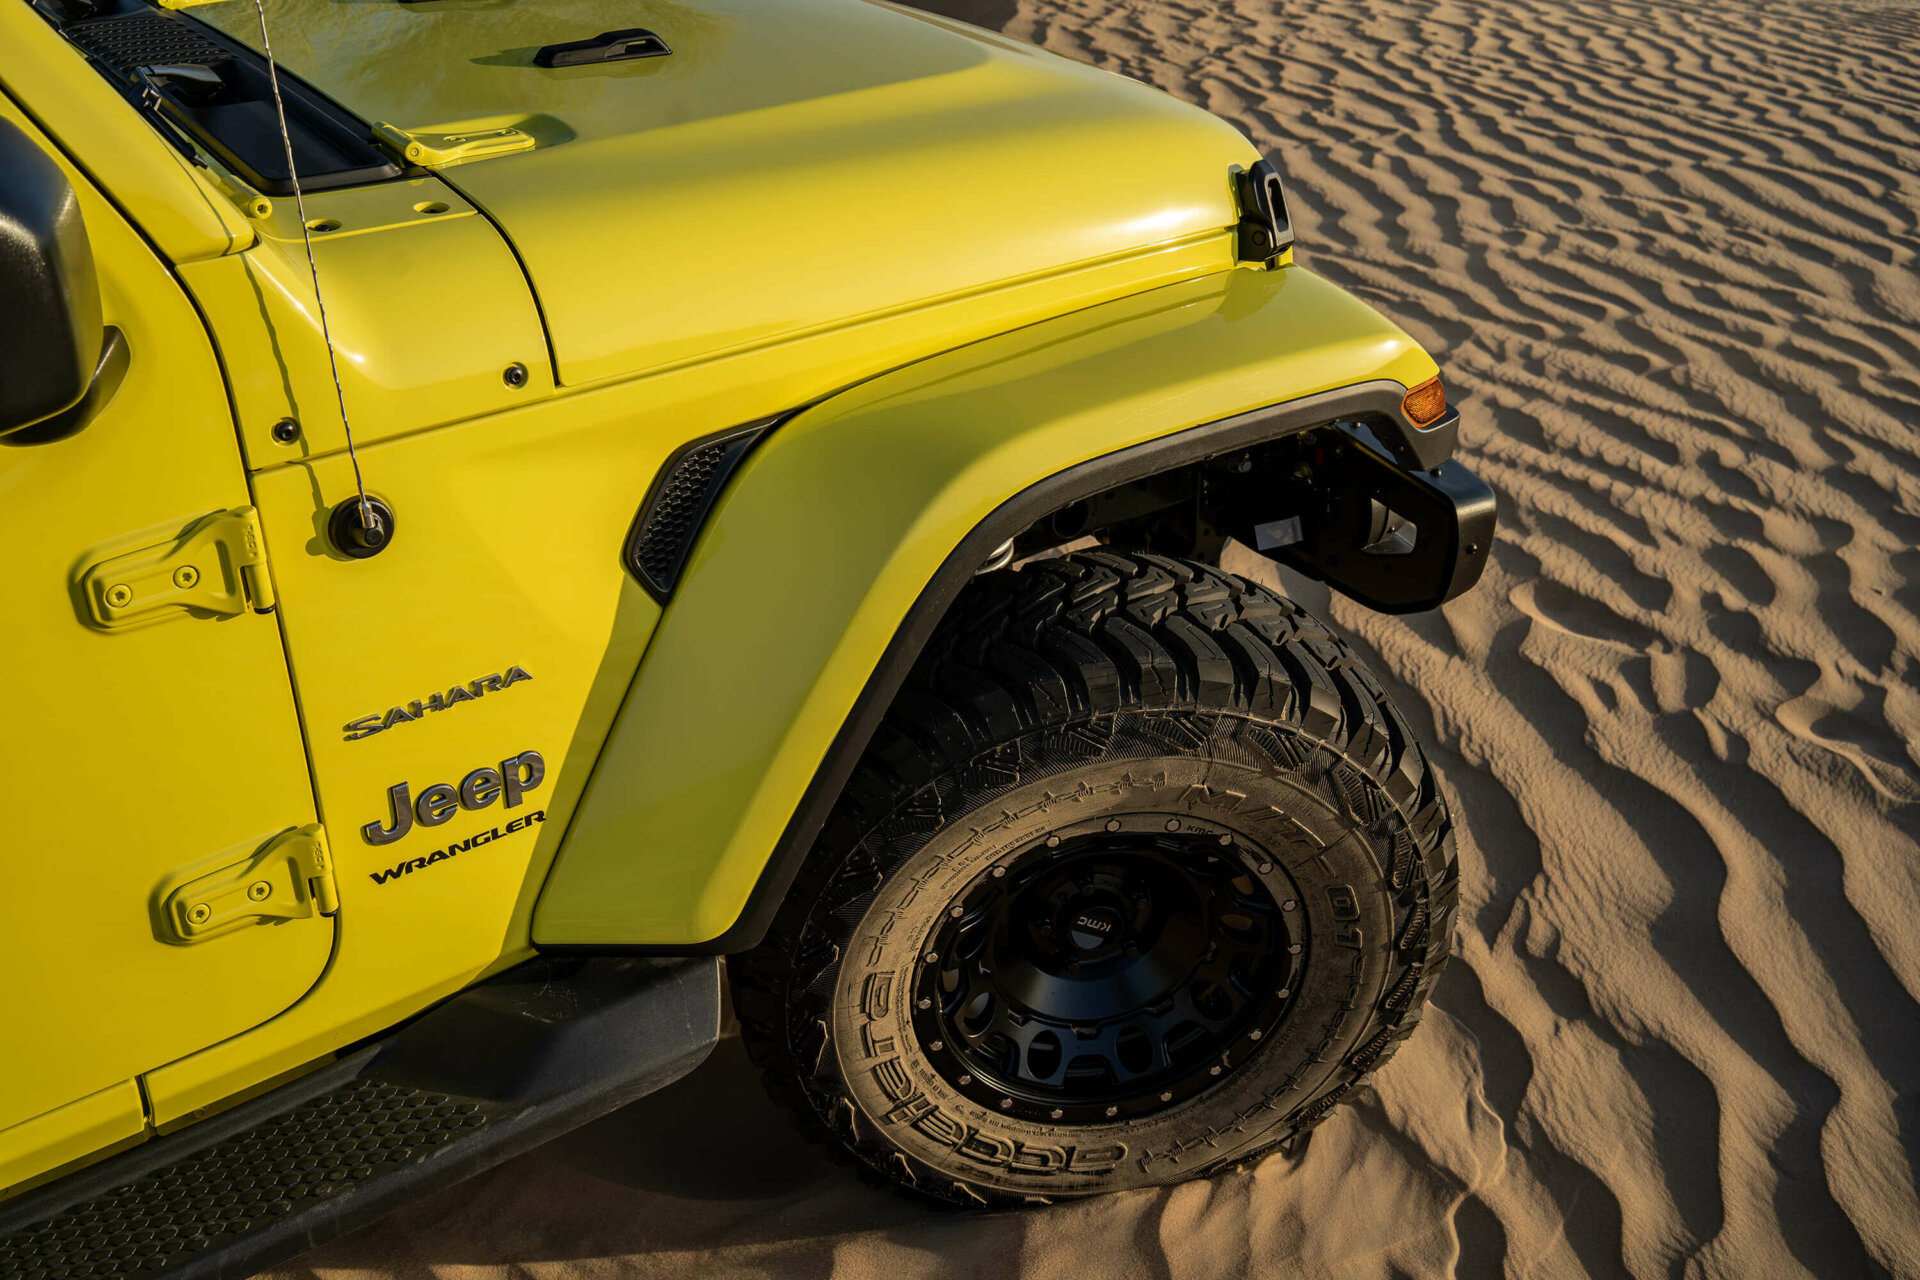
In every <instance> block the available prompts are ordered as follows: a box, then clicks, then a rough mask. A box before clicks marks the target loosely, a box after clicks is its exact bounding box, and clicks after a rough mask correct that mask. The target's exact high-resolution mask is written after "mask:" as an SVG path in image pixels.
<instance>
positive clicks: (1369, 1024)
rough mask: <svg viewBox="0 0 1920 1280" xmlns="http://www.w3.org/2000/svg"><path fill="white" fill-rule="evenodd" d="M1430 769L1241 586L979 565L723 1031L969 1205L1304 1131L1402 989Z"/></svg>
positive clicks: (841, 1124) (1431, 804)
mask: <svg viewBox="0 0 1920 1280" xmlns="http://www.w3.org/2000/svg"><path fill="white" fill-rule="evenodd" d="M1456 896H1457V878H1456V868H1455V866H1454V862H1453V842H1452V838H1451V831H1450V823H1449V820H1448V817H1447V811H1446V804H1445V801H1444V800H1443V799H1442V798H1441V796H1440V793H1439V791H1438V789H1437V787H1436V786H1435V782H1434V779H1433V776H1432V774H1431V772H1430V770H1429V769H1428V768H1427V765H1426V761H1425V758H1424V757H1423V755H1422V754H1421V751H1420V749H1419V747H1418V745H1417V744H1416V743H1415V742H1414V741H1413V738H1412V735H1411V734H1410V732H1409V731H1408V729H1407V726H1406V723H1405V721H1404V720H1402V719H1401V717H1400V715H1399V714H1398V713H1397V712H1396V711H1395V710H1394V709H1393V707H1392V706H1391V704H1390V703H1389V701H1388V700H1387V697H1386V695H1385V694H1384V693H1383V692H1382V690H1381V689H1380V686H1379V684H1378V682H1377V681H1375V680H1374V679H1373V677H1372V676H1371V675H1370V674H1369V673H1368V672H1367V671H1366V670H1365V668H1364V667H1362V666H1361V665H1360V664H1359V662H1358V661H1357V660H1356V659H1355V658H1354V656H1353V655H1352V653H1351V652H1350V651H1349V650H1348V649H1347V647H1346V646H1345V645H1344V644H1343V643H1341V642H1340V641H1339V640H1338V639H1337V638H1335V637H1334V636H1333V635H1332V634H1331V633H1329V632H1328V631H1327V630H1326V629H1325V628H1324V627H1322V626H1321V625H1320V624H1319V623H1318V622H1316V621H1314V620H1313V619H1312V618H1311V617H1309V616H1308V615H1307V614H1305V613H1303V612H1302V611H1301V610H1299V609H1298V608H1296V607H1295V606H1294V605H1292V604H1291V603H1289V602H1287V601H1286V600H1283V599H1281V598H1280V597H1278V596H1275V595H1274V594H1272V593H1271V592H1269V591H1267V590H1265V589H1264V588H1261V587H1258V586H1255V585H1253V584H1251V583H1248V582H1246V581H1244V580H1242V579H1239V578H1235V577H1232V576H1230V575H1227V574H1223V573H1221V572H1219V571H1218V570H1215V569H1212V568H1209V567H1206V566H1203V565H1197V564H1191V563H1186V562H1183V561H1176V560H1170V559H1165V558H1162V557H1158V556H1152V555H1124V556H1123V555H1116V554H1110V553H1105V552H1093V553H1087V554H1080V555H1074V556H1068V557H1065V558H1062V559H1058V560H1052V561H1045V562H1041V563H1038V564H1034V565H1030V566H1028V567H1027V568H1025V569H1023V570H1021V571H1020V572H1017V573H999V574H993V575H990V576H988V577H986V578H983V579H980V580H979V581H978V582H976V583H975V584H974V585H973V586H972V587H971V588H969V591H968V593H967V594H966V596H964V597H963V598H962V599H961V601H960V602H959V603H958V604H956V605H955V607H954V610H953V613H952V616H951V617H950V619H949V620H948V621H947V622H946V623H945V624H943V626H942V628H941V630H940V632H939V633H938V634H937V635H936V637H935V638H934V640H933V642H932V643H931V644H930V645H929V646H928V649H927V652H926V654H925V655H924V656H923V658H922V659H921V661H920V663H919V664H918V665H917V666H916V668H915V671H914V674H913V676H912V678H911V679H910V680H909V681H908V685H907V687H906V688H905V689H904V690H903V691H902V692H901V694H900V696H899V697H898V698H897V699H896V700H895V703H894V705H893V707H892V708H891V709H890V710H889V712H888V715H887V719H886V721H885V723H884V724H883V725H882V727H881V729H880V731H879V732H878V733H877V734H876V735H875V737H874V740H873V743H872V745H871V746H870V747H869V748H868V750H867V752H866V755H865V756H864V758H863V759H862V762H861V765H860V767H859V769H858V770H857V772H856V773H855V775H854V778H853V779H852V780H851V781H850V782H849V784H848V787H847V790H846V793H845V794H844V796H843V797H842V798H841V800H840V801H839V803H838V805H837V807H836V808H835V810H834V813H833V816H832V817H831V818H830V819H829V821H828V823H827V826H826V828H825V829H824V830H823V832H822V834H821V836H820V839H819V841H818V842H817V843H816V846H815V849H814V852H813V854H812V856H811V857H810V858H809V860H808V862H807V864H806V866H805V867H804V868H803V869H802V871H801V873H800V876H799V878H798V879H797V880H796V882H795V884H794V886H793V888H792V890H791V892H790V893H789V895H788V897H787V899H786V901H785V903H784V904H783V906H782V908H781V911H780V913H779V915H778V917H777V918H776V920H775V922H774V925H773V927H772V929H771V930H769V932H768V935H767V938H766V940H765V941H764V942H763V943H762V944H761V945H760V946H759V947H757V948H755V949H754V950H753V951H751V952H749V953H747V954H745V955H742V956H737V957H734V958H733V960H732V961H731V962H730V966H729V971H730V973H731V975H732V982H733V990H734V1000H735V1006H736V1008H737V1009H738V1011H739V1016H740V1021H741V1027H742V1032H743V1034H744V1036H745V1039H746V1043H747V1047H748V1050H749V1052H750V1053H751V1054H752V1055H753V1057H754V1059H755V1061H756V1062H757V1063H759V1065H760V1066H761V1068H762V1071H763V1073H764V1074H765V1076H766V1078H767V1080H768V1083H769V1086H770V1087H771V1088H772V1089H773V1091H774V1092H775V1094H776V1095H777V1096H779V1097H781V1098H782V1099H783V1100H785V1101H786V1102H788V1103H789V1105H791V1106H792V1107H793V1109H794V1110H795V1111H796V1112H797V1113H798V1114H799V1115H800V1117H801V1118H802V1121H803V1123H804V1124H806V1125H807V1126H809V1127H811V1128H812V1129H814V1130H815V1131H816V1132H818V1133H820V1134H821V1135H822V1136H825V1137H829V1138H831V1139H832V1140H834V1141H836V1142H837V1143H839V1144H840V1145H841V1146H842V1147H844V1148H845V1149H846V1150H847V1151H849V1152H851V1153H852V1155H853V1156H855V1157H856V1158H857V1159H858V1160H859V1161H860V1162H861V1164H863V1165H864V1166H865V1167H867V1168H868V1169H870V1170H872V1171H874V1172H876V1173H878V1174H880V1175H881V1176H883V1177H885V1178H887V1179H889V1180H891V1181H894V1182H897V1183H900V1184H904V1185H906V1186H908V1187H911V1188H913V1189H915V1190H918V1191H920V1192H923V1193H925V1194H928V1195H932V1196H936V1197H939V1198H942V1199H945V1200H949V1201H955V1202H960V1203H967V1204H1004V1203H1021V1202H1031V1201H1044V1200H1050V1199H1057V1198H1060V1197H1064V1196H1078V1195H1088V1194H1092V1193H1096V1192H1102V1191H1109V1190H1116V1189H1120V1188H1124V1187H1132V1186H1143V1185H1151V1184H1156V1183H1165V1182H1173V1181H1178V1180H1180V1179H1183V1178H1188V1177H1193V1176H1196V1175H1200V1174H1204V1173H1205V1172H1207V1171H1208V1170H1211V1169H1215V1168H1218V1167H1221V1166H1223V1165H1228V1164H1233V1163H1237V1162H1239V1161H1241V1160H1244V1159H1246V1158H1247V1157H1249V1156H1251V1155H1253V1154H1255V1153H1257V1152H1259V1151H1262V1150H1264V1149H1266V1148H1269V1147H1272V1146H1274V1145H1276V1144H1278V1143H1282V1142H1286V1141H1288V1140H1290V1139H1293V1138H1295V1137H1297V1136H1298V1135H1300V1134H1303V1133H1305V1132H1306V1131H1307V1130H1309V1129H1310V1128H1311V1127H1312V1126H1313V1125H1314V1124H1315V1123H1317V1122H1318V1121H1319V1120H1320V1119H1321V1118H1323V1117H1324V1116H1325V1115H1326V1114H1327V1112H1328V1111H1329V1110H1330V1109H1331V1108H1332V1107H1333V1106H1334V1105H1335V1104H1336V1103H1338V1102H1339V1101H1340V1099H1341V1098H1343V1097H1345V1096H1347V1095H1348V1094H1349V1093H1351V1092H1352V1091H1353V1089H1354V1088H1355V1087H1356V1086H1358V1085H1359V1084H1360V1083H1361V1082H1363V1081H1364V1080H1365V1079H1366V1077H1367V1076H1368V1075H1369V1074H1370V1073H1371V1072H1373V1071H1374V1070H1376V1069H1378V1068H1379V1067H1380V1066H1381V1065H1382V1064H1383V1063H1384V1062H1385V1061H1386V1060H1387V1058H1388V1057H1389V1056H1390V1055H1391V1054H1392V1053H1393V1051H1394V1049H1395V1048H1396V1047H1397V1046H1398V1045H1399V1043H1400V1042H1401V1041H1402V1040H1403V1039H1404V1038H1405V1037H1406V1036H1407V1035H1408V1034H1409V1033H1410V1032H1411V1031H1412V1029H1413V1026H1414V1024H1415V1023H1416V1022H1417V1021H1418V1019H1419V1016H1420V1012H1421V1009H1422V1007H1423V1006H1424V1004H1425V1001H1426V996H1427V992H1428V990H1429V988H1430V987H1431V985H1432V983H1433V981H1434V979H1435V978H1436V977H1437V976H1438V974H1439V972H1440V970H1441V968H1442V967H1443V966H1444V965H1445V963H1446V960H1447V956H1448V949H1449V943H1450V940H1451V937H1452V928H1453V915H1454V904H1455V899H1456Z"/></svg>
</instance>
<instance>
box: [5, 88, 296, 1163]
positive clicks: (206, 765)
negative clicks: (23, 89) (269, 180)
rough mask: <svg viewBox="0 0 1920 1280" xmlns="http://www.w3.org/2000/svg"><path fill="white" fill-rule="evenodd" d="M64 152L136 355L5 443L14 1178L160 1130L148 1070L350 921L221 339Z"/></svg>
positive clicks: (227, 1031)
mask: <svg viewBox="0 0 1920 1280" xmlns="http://www.w3.org/2000/svg"><path fill="white" fill-rule="evenodd" d="M0 117H3V118H5V119H6V120H7V121H9V122H10V123H12V124H13V125H14V126H16V127H17V128H19V129H21V130H22V131H24V132H25V133H26V135H27V136H28V137H29V138H31V139H33V140H34V141H35V142H36V143H38V144H39V145H40V146H41V148H42V149H43V150H46V151H48V152H49V153H50V154H52V153H53V148H52V147H51V145H50V144H49V143H48V141H47V139H46V138H45V136H44V135H43V134H40V133H39V132H38V131H36V130H35V128H34V126H33V125H32V124H30V123H29V122H28V121H27V119H26V118H25V117H24V116H23V115H22V114H21V113H20V112H19V111H18V110H17V109H15V108H14V107H13V105H12V104H10V103H9V102H8V101H7V100H6V99H5V98H4V97H0ZM60 164H61V167H62V168H63V169H64V170H65V172H66V174H67V177H68V180H69V181H70V182H72V184H73V185H74V187H75V190H76V192H77V193H78V196H79V200H80V210H81V214H82V216H83V218H84V220H85V223H86V228H87V233H88V239H89V240H90V242H91V245H92V250H93V254H94V257H95V260H96V264H97V269H98V274H99V283H100V292H101V302H102V310H103V312H104V320H105V323H106V324H107V325H108V326H111V328H112V329H117V330H118V331H119V334H120V336H121V340H122V342H123V343H124V344H125V350H126V354H127V362H126V366H125V372H124V375H123V376H122V377H121V379H120V381H119V384H118V386H117V387H116V388H114V389H113V391H112V394H111V395H110V397H108V398H107V399H106V400H105V403H104V405H103V406H102V407H101V408H100V409H99V410H98V412H96V413H95V414H94V415H93V416H92V417H91V418H90V420H88V421H86V423H85V425H84V427H82V428H81V429H80V430H79V431H78V432H77V434H74V435H72V436H70V437H69V438H66V439H60V440H53V441H47V442H41V443H22V442H21V441H20V440H19V439H18V437H17V436H6V437H0V653H4V655H5V660H4V662H3V663H0V780H4V794H5V796H6V802H7V803H6V811H5V814H4V816H3V817H0V1192H4V1191H5V1189H6V1187H7V1186H8V1185H10V1184H11V1185H17V1184H18V1183H20V1182H21V1181H23V1180H25V1179H28V1178H31V1177H33V1176H34V1175H35V1174H37V1173H39V1172H42V1171H44V1170H45V1169H47V1168H50V1167H52V1166H54V1165H57V1164H60V1163H63V1162H65V1161H67V1160H71V1159H76V1158H79V1157H81V1156H84V1155H87V1154H89V1148H90V1147H93V1146H97V1145H99V1144H100V1143H102V1142H103V1141H110V1140H113V1139H124V1138H127V1137H131V1136H135V1135H137V1134H139V1133H140V1132H142V1131H143V1128H144V1125H145V1118H144V1116H143V1115H142V1114H141V1103H140V1090H139V1089H138V1088H137V1087H136V1086H135V1084H134V1083H133V1081H134V1080H135V1077H137V1076H139V1075H140V1074H141V1073H142V1072H145V1071H147V1070H149V1069H151V1068H154V1067H158V1066H160V1065H162V1064H164V1063H167V1062H169V1061H172V1060H174V1059H177V1058H180V1057H182V1056H183V1055H186V1054H189V1053H192V1052H194V1051H195V1050H198V1049H202V1048H204V1047H206V1046H207V1045H210V1044H213V1043H215V1042H216V1041H219V1040H222V1039H225V1038H226V1037H229V1036H232V1035H234V1034H236V1033H238V1032H240V1031H244V1030H246V1029H247V1028H248V1027H250V1026H253V1025H254V1024H256V1023H259V1022H261V1021H264V1020H265V1019H267V1018H270V1017H272V1016H273V1015H274V1014H275V1013H278V1012H279V1011H280V1010H282V1009H285V1008H286V1007H287V1006H289V1005H291V1004H292V1003H294V1002H295V1001H296V1000H298V999H299V998H300V996H301V995H302V994H303V993H304V992H305V991H307V989H308V988H310V987H311V986H312V985H313V984H314V982H315V981H316V979H318V977H319V976H320V973H321V970H322V969H323V968H324V967H325V965H326V963H327V958H328V955H329V954H330V952H331V949H332V945H333V938H334V921H333V920H332V919H331V918H329V916H327V915H326V914H324V911H325V909H326V908H327V907H329V906H330V905H331V903H330V902H329V901H328V900H327V899H326V898H325V896H324V894H323V893H322V892H321V890H324V889H325V887H326V886H325V881H324V878H317V877H316V876H315V875H306V876H304V877H302V870H303V868H304V869H305V870H307V871H312V872H317V871H318V870H319V868H318V867H317V866H316V865H315V859H314V848H313V844H312V841H311V840H310V839H305V838H302V837H303V833H302V832H301V831H300V829H301V828H306V827H308V826H309V824H312V823H313V822H314V802H313V794H312V788H311V784H310V780H309V777H308V772H307V764H306V755H305V751H304V748H303V745H302V741H301V736H300V729H299V724H298V722H297V720H296V718H295V713H294V702H293V694H292V689H291V687H290V683H289V678H288V674H287V667H286V660H285V654H284V651H283V648H282V645H281V639H280V630H279V625H278V619H277V618H276V617H275V616H274V615H272V614H270V613H267V614H263V613H259V612H255V611H254V608H253V605H255V604H259V603H264V602H265V601H266V599H267V598H268V596H267V593H268V592H269V591H270V578H269V577H268V576H266V575H265V574H264V573H263V572H262V571H261V570H260V569H259V568H257V567H256V568H254V569H249V570H247V571H245V572H244V573H242V572H240V570H239V566H240V565H241V564H242V563H243V562H244V561H246V560H247V559H248V558H249V556H250V555H251V556H257V554H258V553H259V551H260V547H259V544H258V540H257V534H256V535H254V536H255V542H254V544H253V546H252V547H251V548H249V545H248V542H247V538H248V532H249V528H250V525H249V522H248V521H247V519H246V516H245V512H246V511H248V510H249V509H250V507H249V504H250V502H251V497H250V495H249V492H248V486H247V480H246V475H245V472H244V471H243V470H242V467H241V462H240V455H239V449H238V445H237V441H236V438H235V435H234V428H233V420H232V416H231V414H230V412H229V408H228V403H227V397H226V392H225V388H224V384H223V382H222V380H221V375H220V370H219V367H218V365H217V364H216V362H215V358H214V352H213V349H212V346H211V345H210V342H209V339H208V336H207V332H206V330H205V328H204V327H203V325H202V324H201V322H200V319H199V317H198V315H197V314H196V312H195V311H194V309H193V307H192V306H191V305H190V304H189V303H188V301H187V299H186V298H185V296H184V295H183V294H182V292H181V290H180V288H179V286H178V284H177V283H176V282H175V280H174V279H173V277H172V275H171V274H170V273H169V271H168V270H167V269H166V267H165V266H164V265H163V264H162V263H161V262H160V260H159V259H158V258H156V257H155V256H154V254H153V252H152V251H151V250H150V249H149V248H148V247H147V245H146V243H145V242H144V241H143V240H142V239H141V238H140V237H139V236H138V235H137V234H136V233H135V232H134V230H133V229H132V228H130V227H129V226H128V225H127V224H126V223H125V222H124V221H123V220H122V219H121V218H120V216H119V215H118V214H117V213H116V212H115V210H114V209H113V207H112V206H111V205H109V204H108V203H107V202H106V201H105V200H104V199H102V198H101V197H100V195H99V193H98V192H96V191H95V190H94V189H93V188H92V187H91V186H89V185H88V184H87V182H86V181H85V180H84V179H83V178H82V177H80V175H79V173H78V172H77V171H76V170H75V169H74V168H73V167H72V166H71V165H69V164H67V163H66V161H65V160H64V159H60ZM3 327H4V326H0V328H3ZM220 513H230V514H228V515H226V516H225V518H220ZM233 513H237V514H233ZM183 534H185V535H188V536H187V537H186V538H185V540H184V542H183V539H182V535H183ZM183 567H184V568H185V569H186V570H187V571H186V572H182V569H183ZM183 584H186V585H183ZM230 587H231V588H239V587H246V588H250V589H251V595H250V596H249V598H248V600H247V602H246V606H245V607H243V608H241V609H240V610H239V611H237V612H231V611H228V609H227V607H226V605H227V603H230V602H223V601H222V599H221V593H222V591H223V589H227V588H230ZM189 605H190V606H191V607H188V606H189ZM304 835H306V836H310V835H311V832H310V831H309V832H307V833H304ZM270 847H271V848H270ZM263 849H267V850H269V851H268V852H267V854H266V855H265V856H264V857H262V856H261V851H262V850H263ZM275 851H279V852H275ZM282 852H283V853H285V854H286V856H285V857H281V856H280V853H282ZM297 881H298V882H297ZM262 886H264V888H263V887H262Z"/></svg>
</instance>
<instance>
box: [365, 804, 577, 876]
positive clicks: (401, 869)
mask: <svg viewBox="0 0 1920 1280" xmlns="http://www.w3.org/2000/svg"><path fill="white" fill-rule="evenodd" d="M546 820H547V811H546V810H545V809H535V810H534V811H533V812H532V813H529V814H525V815H523V816H521V817H518V818H515V819H514V820H513V821H512V822H509V823H508V824H507V825H506V826H504V827H495V828H493V829H492V830H491V831H482V832H480V833H479V834H477V835H472V836H469V837H467V838H466V839H465V840H461V841H457V842H456V843H454V844H450V845H448V846H447V847H446V848H444V849H435V850H434V851H433V852H432V853H430V854H428V855H427V856H426V857H424V858H412V859H409V860H408V861H406V862H403V863H401V864H400V865H399V866H397V867H389V868H387V869H386V870H385V871H369V872H368V873H367V878H368V879H369V880H371V881H373V882H374V883H375V884H386V883H387V882H389V881H392V880H398V879H399V878H400V877H401V876H405V875H412V874H413V873H414V872H416V871H421V870H424V869H426V868H427V867H430V866H432V865H433V864H434V863H436V862H445V861H446V860H447V859H448V858H451V857H452V856H453V855H454V854H456V853H465V852H466V851H467V850H469V849H478V848H479V847H480V846H481V845H483V844H492V843H493V842H494V841H495V840H498V839H499V838H500V837H501V836H510V835H512V834H513V833H514V832H516V831H525V830H526V829H527V828H528V827H531V826H532V825H533V824H534V823H536V822H545V821H546Z"/></svg>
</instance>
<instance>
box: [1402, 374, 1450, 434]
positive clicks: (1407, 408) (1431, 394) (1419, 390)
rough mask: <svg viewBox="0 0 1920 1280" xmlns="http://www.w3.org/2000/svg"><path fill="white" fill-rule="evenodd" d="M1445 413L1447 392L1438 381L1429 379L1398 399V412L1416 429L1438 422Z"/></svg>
mask: <svg viewBox="0 0 1920 1280" xmlns="http://www.w3.org/2000/svg"><path fill="white" fill-rule="evenodd" d="M1446 411H1447V390H1446V388H1445V387H1443V386H1441V385H1440V379H1438V378H1429V379H1427V380H1426V381H1425V382H1423V383H1421V384H1420V385H1419V386H1417V387H1415V388H1414V389H1413V390H1411V391H1409V392H1407V394H1406V395H1404V396H1402V397H1401V398H1400V412H1402V413H1404V414H1406V415H1407V421H1409V422H1411V423H1412V424H1413V425H1414V426H1416V427H1424V426H1427V425H1429V424H1431V423H1433V422H1435V421H1438V419H1439V417H1440V415H1441V414H1443V413H1445V412H1446Z"/></svg>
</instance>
